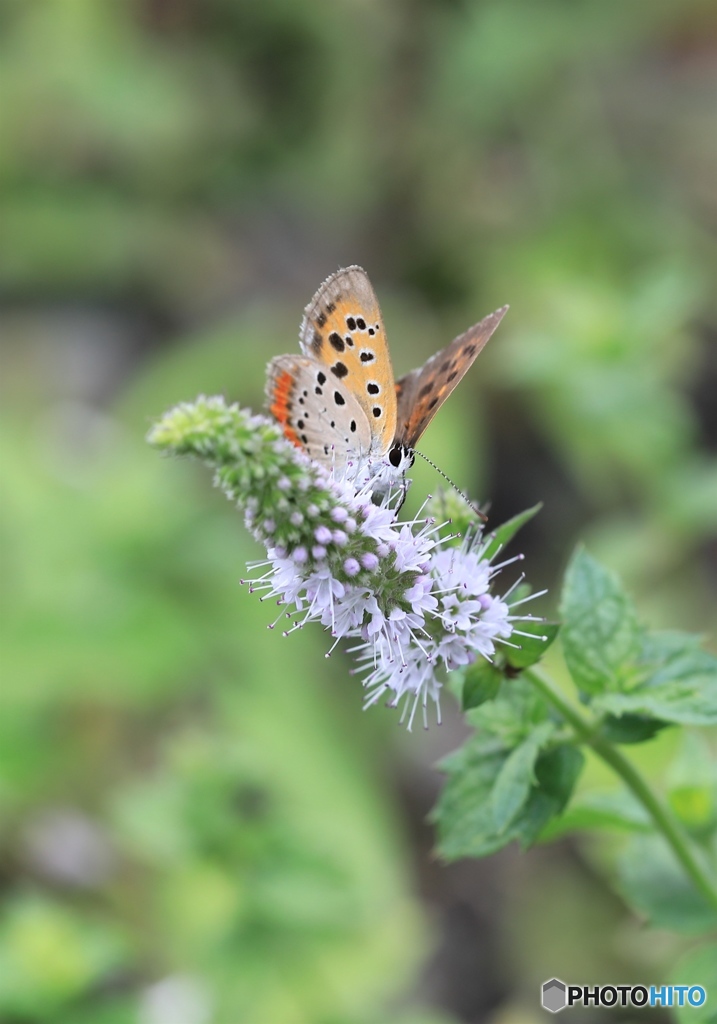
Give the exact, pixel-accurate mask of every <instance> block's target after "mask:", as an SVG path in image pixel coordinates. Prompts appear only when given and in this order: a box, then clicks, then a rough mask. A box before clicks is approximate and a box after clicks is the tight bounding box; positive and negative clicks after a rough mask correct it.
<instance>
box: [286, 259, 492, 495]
mask: <svg viewBox="0 0 717 1024" xmlns="http://www.w3.org/2000/svg"><path fill="white" fill-rule="evenodd" d="M507 309H508V307H507V306H503V308H502V309H499V310H497V311H496V312H495V313H491V314H490V316H487V317H485V319H483V320H481V321H480V323H477V324H475V325H474V326H473V327H470V328H469V329H468V330H467V331H465V333H464V334H460V335H459V336H458V337H457V338H454V339H453V341H452V342H451V343H450V345H448V346H446V348H444V349H442V350H441V351H440V352H437V353H436V355H434V356H431V358H430V359H428V360H427V362H425V363H424V364H423V366H422V367H419V368H418V369H416V370H412V371H411V372H410V373H407V374H406V375H405V376H404V377H401V379H400V380H399V381H397V382H395V383H394V377H393V369H392V367H391V357H390V355H389V350H388V343H387V341H386V329H385V327H384V323H383V318H382V316H381V310H380V309H379V305H378V300H377V299H376V295H375V294H374V290H373V288H372V287H371V283H370V281H369V279H368V275H367V273H366V271H365V270H362V268H361V267H357V266H352V267H345V268H344V269H342V270H338V271H337V272H336V273H335V274H332V275H331V276H330V277H328V278H327V279H326V280H325V281H324V283H323V284H322V285H321V287H320V288H319V290H318V291H317V292H316V294H315V295H314V297H313V299H312V300H311V302H310V303H309V305H308V306H307V307H306V309H305V310H304V319H303V321H302V323H301V329H300V331H299V341H300V346H301V352H302V354H301V355H283V356H277V357H276V358H275V359H273V360H272V361H271V363H269V367H268V376H267V384H266V395H267V403H268V406H269V411H270V412H271V414H272V415H273V416H274V418H275V419H276V420H277V422H278V423H279V424H280V426H281V428H282V430H283V432H284V436H285V437H286V438H287V439H288V440H289V441H291V442H292V443H293V444H295V445H296V446H297V447H298V448H301V449H302V450H303V451H304V452H306V454H307V455H308V456H309V457H310V458H311V459H313V460H314V461H316V462H319V463H322V464H323V465H325V466H327V467H329V468H331V467H334V468H335V469H338V470H340V469H343V468H345V467H346V466H348V465H364V464H370V463H374V464H375V463H376V461H380V462H382V463H384V464H385V463H386V461H387V463H388V466H390V467H391V468H392V470H393V471H394V472H395V474H396V476H397V477H400V476H402V475H403V474H404V473H405V471H406V469H407V468H409V467H410V466H411V465H412V464H413V460H414V452H415V448H416V444H417V443H418V441H419V439H420V437H421V435H422V434H423V432H424V430H425V429H426V427H427V426H428V424H429V423H430V422H431V420H432V419H433V417H434V416H435V414H436V413H437V412H438V410H439V409H440V407H441V406H442V405H443V403H444V402H445V400H446V399H447V398H448V396H449V395H450V394H451V392H452V391H453V389H454V388H455V387H456V385H457V384H458V382H459V381H460V380H461V378H462V377H463V376H465V374H466V373H467V371H468V370H469V369H470V367H471V366H472V364H473V362H474V360H475V358H476V356H477V355H478V353H479V352H480V351H481V349H482V348H483V346H484V345H485V344H486V342H487V341H488V339H489V338H490V336H491V335H492V334H493V332H494V331H495V329H496V327H497V326H498V324H499V323H500V321H501V320H502V319H503V316H504V315H505V312H506V310H507Z"/></svg>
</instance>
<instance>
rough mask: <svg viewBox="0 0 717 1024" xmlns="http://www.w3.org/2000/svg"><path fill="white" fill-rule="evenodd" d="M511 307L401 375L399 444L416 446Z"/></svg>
mask: <svg viewBox="0 0 717 1024" xmlns="http://www.w3.org/2000/svg"><path fill="white" fill-rule="evenodd" d="M507 309H508V307H507V306H503V307H502V309H498V310H496V312H495V313H491V314H490V316H487V317H485V318H484V319H483V320H481V321H480V323H477V324H474V326H473V327H469V328H468V330H467V331H465V332H464V333H463V334H459V335H458V337H457V338H454V339H453V341H452V342H451V343H450V345H447V346H446V348H444V349H442V350H441V351H440V352H437V353H436V354H435V355H434V356H431V358H430V359H428V360H427V361H426V362H425V363H424V364H423V366H422V367H420V368H419V369H417V370H412V371H411V372H410V373H407V374H406V375H405V377H401V379H400V380H399V381H398V382H397V384H396V397H397V404H398V410H397V425H396V437H395V440H396V443H397V444H399V445H405V447H407V448H409V449H413V448H415V447H416V444H417V443H418V440H419V438H420V437H421V435H422V434H423V432H424V430H425V429H426V427H427V426H428V424H429V423H430V422H431V420H432V419H433V417H434V416H435V415H436V413H437V412H438V410H439V409H440V407H441V406H442V405H443V403H444V402H445V400H446V399H447V398H448V396H449V395H450V394H451V392H452V391H453V389H454V388H455V387H456V385H457V384H458V383H459V381H460V380H461V379H462V378H463V377H464V376H465V374H466V373H467V372H468V370H469V369H470V368H471V366H472V365H473V362H474V361H475V359H476V356H477V355H478V353H479V352H480V351H481V349H482V348H483V347H484V345H485V344H486V342H487V341H488V339H489V338H490V336H491V335H492V334H493V332H494V331H495V329H496V327H497V326H498V324H499V323H500V322H501V320H502V319H503V317H504V316H505V313H506V311H507Z"/></svg>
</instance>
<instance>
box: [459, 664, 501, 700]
mask: <svg viewBox="0 0 717 1024" xmlns="http://www.w3.org/2000/svg"><path fill="white" fill-rule="evenodd" d="M502 682H503V673H502V672H501V671H500V669H497V668H496V667H495V665H491V663H490V662H489V661H485V660H484V659H482V658H481V659H480V660H478V661H475V662H474V663H473V664H472V665H470V666H469V667H468V668H467V669H466V671H465V676H464V679H463V690H462V693H461V701H462V705H463V710H464V711H469V710H470V709H471V708H477V707H479V706H480V705H481V704H485V702H486V701H487V700H492V699H493V698H494V697H495V696H497V694H498V690H499V689H500V684H501V683H502Z"/></svg>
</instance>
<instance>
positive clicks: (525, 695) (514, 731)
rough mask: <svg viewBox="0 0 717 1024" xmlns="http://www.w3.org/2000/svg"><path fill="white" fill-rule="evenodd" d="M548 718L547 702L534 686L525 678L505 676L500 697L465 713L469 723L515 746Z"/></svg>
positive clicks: (506, 743) (510, 745) (507, 744)
mask: <svg viewBox="0 0 717 1024" xmlns="http://www.w3.org/2000/svg"><path fill="white" fill-rule="evenodd" d="M547 717H548V705H547V704H546V703H545V700H544V699H543V697H542V696H541V695H540V693H538V691H537V690H536V689H535V687H534V686H532V685H531V684H530V683H528V682H526V681H525V680H523V679H520V678H518V679H506V680H505V681H504V683H503V685H502V686H501V688H500V691H499V692H498V696H497V697H496V698H495V699H494V700H491V701H486V702H485V703H484V704H482V705H481V706H480V707H476V708H472V709H471V710H470V711H469V712H468V713H467V715H466V718H467V720H468V722H469V724H470V725H472V726H474V727H475V728H477V729H482V730H485V732H486V733H487V734H488V735H490V736H494V737H496V738H497V739H499V740H501V742H502V744H503V746H504V747H507V748H508V749H509V750H510V749H512V748H513V747H516V746H517V745H518V744H519V743H521V742H522V741H523V739H524V738H525V737H526V736H528V735H529V734H530V733H531V731H532V730H533V729H534V728H535V727H536V726H537V725H540V723H541V722H544V721H545V720H546V719H547Z"/></svg>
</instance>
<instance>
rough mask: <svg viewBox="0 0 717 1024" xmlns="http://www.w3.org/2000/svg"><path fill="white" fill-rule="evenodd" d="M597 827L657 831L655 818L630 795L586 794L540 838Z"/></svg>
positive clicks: (554, 836)
mask: <svg viewBox="0 0 717 1024" xmlns="http://www.w3.org/2000/svg"><path fill="white" fill-rule="evenodd" d="M596 828H605V829H609V830H611V831H614V830H615V829H619V830H620V831H628V832H652V831H653V825H652V819H651V818H650V816H649V815H648V813H647V811H646V810H645V809H644V807H643V806H642V804H641V803H639V802H638V801H637V800H635V798H634V797H633V796H632V795H631V794H630V793H628V792H626V791H618V792H616V793H585V794H583V795H582V796H581V797H579V799H578V800H577V801H575V802H574V803H572V804H571V805H570V807H569V808H568V810H567V811H566V812H565V814H563V815H561V817H560V818H557V819H556V820H555V821H553V822H551V823H550V824H549V825H548V827H547V829H546V830H545V832H544V833H543V834H542V835H541V837H540V838H541V839H542V840H552V839H557V838H559V837H560V836H564V835H567V834H568V833H570V832H580V831H587V830H591V829H596Z"/></svg>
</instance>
